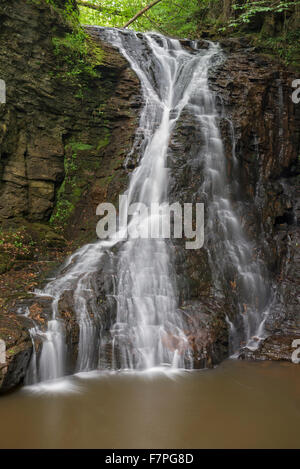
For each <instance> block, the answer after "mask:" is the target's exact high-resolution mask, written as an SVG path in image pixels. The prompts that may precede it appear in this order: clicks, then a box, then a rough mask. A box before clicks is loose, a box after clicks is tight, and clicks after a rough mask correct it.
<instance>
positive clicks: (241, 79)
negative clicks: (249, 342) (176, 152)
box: [210, 40, 300, 360]
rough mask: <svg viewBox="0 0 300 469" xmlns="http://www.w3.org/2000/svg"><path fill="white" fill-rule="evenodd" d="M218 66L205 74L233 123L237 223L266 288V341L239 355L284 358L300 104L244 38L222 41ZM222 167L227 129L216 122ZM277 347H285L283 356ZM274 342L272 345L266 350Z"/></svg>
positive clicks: (293, 291) (295, 259) (295, 329)
mask: <svg viewBox="0 0 300 469" xmlns="http://www.w3.org/2000/svg"><path fill="white" fill-rule="evenodd" d="M221 45H222V46H223V49H224V53H225V60H224V62H223V63H222V64H221V65H220V66H219V67H218V68H217V70H215V71H214V73H213V74H212V76H211V80H210V81H211V86H212V88H213V89H214V90H215V91H216V93H217V94H218V95H219V96H220V97H221V101H220V110H221V109H222V108H223V114H224V116H225V117H229V118H230V119H231V121H232V123H233V128H234V133H235V142H236V156H237V158H238V160H239V164H240V167H239V181H240V188H241V194H240V201H241V202H242V204H240V205H239V207H240V217H241V219H242V220H243V224H244V226H245V230H246V232H247V235H248V236H249V238H250V239H256V245H257V247H258V251H257V253H255V255H258V256H259V257H260V258H262V259H263V260H264V262H265V263H266V265H267V267H268V270H269V273H270V280H271V282H273V289H274V301H273V304H272V306H271V309H270V314H269V317H268V319H267V321H266V324H265V326H266V330H267V332H268V334H270V337H269V338H268V339H267V340H266V341H265V343H263V344H262V346H261V351H260V350H258V351H257V352H255V353H254V354H253V353H251V352H248V351H245V352H243V354H242V357H246V356H247V357H251V358H270V359H286V360H291V355H292V352H293V349H292V342H293V340H294V339H295V338H298V337H300V291H299V285H300V283H299V278H300V270H299V269H300V265H299V203H300V202H299V187H300V184H299V183H300V179H299V178H300V176H299V169H300V167H299V154H300V139H299V132H300V125H299V124H300V106H299V105H297V104H295V103H293V102H292V93H293V91H294V88H292V81H293V80H294V79H296V78H297V76H296V75H295V74H294V73H292V72H290V71H289V70H286V69H284V68H283V67H281V66H280V65H278V64H277V63H276V62H274V61H272V60H270V59H268V58H266V57H263V56H259V55H257V54H256V53H255V52H254V51H253V49H252V48H251V47H250V46H249V44H248V43H247V41H244V40H226V41H224V42H223V43H221ZM221 129H222V133H223V137H224V142H225V147H226V149H227V151H226V157H227V159H228V168H229V171H230V168H231V164H230V160H231V148H230V141H231V131H230V129H229V128H228V121H227V120H226V119H223V120H221ZM280 342H282V343H284V346H283V350H282V352H281V351H280V350H281V347H280ZM272 344H273V345H272Z"/></svg>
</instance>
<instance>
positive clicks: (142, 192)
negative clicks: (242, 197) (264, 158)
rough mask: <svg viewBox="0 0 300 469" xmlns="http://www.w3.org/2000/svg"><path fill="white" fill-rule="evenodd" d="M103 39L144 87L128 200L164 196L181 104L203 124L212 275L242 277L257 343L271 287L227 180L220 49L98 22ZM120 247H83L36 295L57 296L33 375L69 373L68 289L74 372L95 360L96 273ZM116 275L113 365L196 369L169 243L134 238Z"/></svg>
mask: <svg viewBox="0 0 300 469" xmlns="http://www.w3.org/2000/svg"><path fill="white" fill-rule="evenodd" d="M99 35H100V36H101V37H102V38H103V39H104V40H107V41H108V42H110V43H111V44H113V45H114V46H116V47H118V49H119V50H120V51H121V53H122V54H123V55H124V57H125V58H126V59H127V60H128V62H129V63H130V65H131V67H132V69H133V70H134V71H135V72H136V74H137V76H138V77H139V79H140V82H141V86H142V93H143V99H144V107H143V110H142V114H141V118H140V124H139V129H138V131H137V134H136V141H135V144H134V147H133V150H132V152H131V153H132V154H134V153H135V152H139V157H140V163H139V166H138V167H137V168H136V169H135V170H134V171H133V173H132V175H131V178H130V183H129V187H128V191H127V196H128V204H132V203H139V202H142V203H144V204H145V205H147V206H150V204H151V203H153V202H157V203H159V204H163V203H164V202H167V200H168V178H169V175H168V169H167V168H166V157H167V150H168V146H169V142H170V138H171V134H172V131H173V129H174V126H175V124H176V122H177V120H178V119H179V117H180V115H181V113H182V111H183V109H187V110H188V111H189V112H192V113H193V115H194V116H195V117H196V119H197V120H198V122H199V126H200V128H201V131H202V134H203V137H204V145H203V147H202V148H199V158H204V159H205V168H206V169H205V172H206V179H205V183H204V191H205V192H206V194H207V195H208V197H209V220H208V223H207V233H208V245H209V248H210V260H211V265H212V269H213V271H214V274H215V281H216V282H219V283H220V284H221V283H222V278H223V277H224V276H225V275H228V266H230V268H231V269H232V281H233V282H236V283H237V289H239V290H240V294H239V297H242V298H244V304H247V310H246V312H245V314H242V311H240V313H241V317H243V323H244V331H245V337H246V339H247V340H251V337H252V336H253V335H254V334H255V333H256V331H257V330H258V329H259V326H260V324H261V321H262V313H263V309H264V306H265V304H266V301H265V299H266V287H265V284H264V281H263V279H262V274H261V270H260V265H259V263H257V262H256V261H253V260H252V248H253V246H252V245H251V244H250V243H249V242H248V241H247V240H246V237H245V236H244V234H243V230H242V227H241V222H240V220H239V218H238V216H237V215H236V214H235V213H234V210H233V207H232V204H231V202H230V198H231V195H232V194H230V190H229V182H228V179H227V176H226V162H225V156H224V149H223V144H222V140H221V137H220V132H219V130H218V114H217V111H216V107H215V103H214V95H213V93H212V92H211V91H210V90H209V86H208V71H209V68H210V66H211V62H212V59H213V58H215V57H217V56H219V55H220V49H219V47H218V45H216V44H212V43H211V44H209V47H208V48H207V49H205V50H198V51H197V50H196V44H195V45H194V46H193V47H194V48H195V50H193V51H192V50H191V51H188V50H186V49H183V48H182V47H181V45H180V43H179V41H177V40H173V39H168V38H165V37H163V36H160V35H157V34H155V35H154V34H147V35H139V34H136V33H133V32H127V33H125V32H120V31H118V30H115V29H102V28H99ZM233 144H234V142H233ZM233 153H234V152H233ZM129 156H130V155H129ZM126 210H127V207H123V209H122V211H121V213H120V219H124V218H125V217H124V215H125V213H126ZM123 211H124V213H122V212H123ZM161 222H163V220H162V219H161V217H151V215H150V216H147V217H145V218H144V219H142V220H141V219H140V217H136V216H135V215H134V216H133V217H132V218H131V220H130V225H131V227H133V226H134V227H135V229H136V230H137V231H142V230H143V228H144V227H145V225H148V226H150V227H153V228H157V226H159V224H160V223H161ZM121 228H122V229H123V228H124V226H123V227H121ZM117 243H120V240H119V239H118V237H117V236H116V237H113V238H111V239H109V240H108V241H99V242H97V243H95V244H89V245H86V246H84V247H83V248H82V249H80V250H79V251H77V252H76V253H75V254H74V255H72V256H71V257H70V258H69V260H68V261H67V263H66V265H65V267H64V269H63V271H62V273H61V274H60V275H59V276H58V277H57V278H56V279H54V280H53V281H51V282H50V283H49V284H48V285H47V286H46V288H45V289H44V291H43V292H37V294H39V295H45V296H51V297H52V298H53V303H52V310H53V317H52V320H51V321H49V324H48V331H47V332H46V333H45V332H40V331H39V332H38V333H37V334H38V335H40V337H41V338H42V340H43V349H42V353H41V357H40V362H39V364H38V372H36V373H35V374H34V373H32V375H33V376H37V377H38V378H37V379H38V380H42V381H44V380H47V379H54V378H58V377H60V376H63V375H64V374H65V373H66V356H67V350H66V345H65V334H64V330H63V326H62V321H61V320H60V319H59V315H58V303H59V300H60V299H61V298H62V296H63V295H64V293H65V292H69V293H70V294H71V296H72V301H73V308H74V311H75V312H76V315H77V319H78V323H79V326H80V341H79V351H78V359H77V365H76V370H75V371H77V372H78V371H87V370H91V369H94V368H97V366H98V365H99V362H98V360H99V353H98V349H100V351H101V328H99V327H98V326H97V320H98V319H100V318H99V317H98V307H97V304H96V292H97V284H96V280H95V273H96V272H97V271H98V270H99V269H100V268H101V262H102V259H103V255H104V254H107V253H109V252H110V250H111V248H112V247H114V246H116V244H117ZM114 277H115V279H116V284H115V291H114V292H113V296H114V298H115V299H116V302H117V313H116V322H115V324H114V326H113V327H112V329H111V343H112V346H113V350H112V356H113V363H112V368H121V369H133V368H134V369H153V368H154V367H160V366H169V367H173V368H184V367H185V368H189V367H191V366H192V352H191V350H190V348H189V344H188V340H187V337H186V335H185V333H184V330H183V329H184V326H183V324H182V319H181V316H180V314H179V313H178V312H177V307H178V298H177V288H176V278H175V274H174V271H173V265H172V259H171V257H170V252H169V245H168V243H167V242H166V241H165V240H163V239H141V238H140V239H134V238H130V237H129V239H128V240H127V241H125V242H124V243H122V244H121V245H120V246H119V251H118V264H117V266H116V272H115V276H114ZM257 298H258V301H260V303H261V304H258V302H257ZM228 321H229V322H230V324H231V325H232V327H231V330H234V331H236V330H237V329H236V326H235V325H234V324H233V322H232V321H233V319H230V320H229V319H228ZM35 334H36V332H35ZM234 347H235V346H234Z"/></svg>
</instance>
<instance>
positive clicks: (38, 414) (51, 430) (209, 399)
mask: <svg viewBox="0 0 300 469" xmlns="http://www.w3.org/2000/svg"><path fill="white" fill-rule="evenodd" d="M0 422H1V425H0V448H265V447H268V448H300V366H299V365H292V364H288V363H282V364H276V363H267V362H266V363H245V362H240V361H234V360H228V361H226V362H224V363H222V364H221V365H220V366H219V367H217V368H215V369H214V370H202V371H194V372H174V373H168V374H166V373H164V372H163V371H161V372H155V373H151V372H147V373H139V374H138V373H128V374H127V373H122V374H120V373H115V374H111V373H104V374H103V373H101V374H100V373H95V372H91V373H81V374H79V375H77V376H73V377H70V378H67V379H65V380H60V381H57V382H54V383H52V384H51V385H47V384H42V385H39V386H33V387H28V388H22V389H20V390H19V391H17V392H14V393H12V394H10V395H7V396H2V397H1V398H0Z"/></svg>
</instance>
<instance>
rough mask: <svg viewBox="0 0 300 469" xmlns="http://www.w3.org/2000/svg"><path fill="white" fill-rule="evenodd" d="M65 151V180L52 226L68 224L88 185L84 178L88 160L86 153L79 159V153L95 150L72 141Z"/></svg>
mask: <svg viewBox="0 0 300 469" xmlns="http://www.w3.org/2000/svg"><path fill="white" fill-rule="evenodd" d="M65 150H66V154H65V159H64V168H65V178H64V181H63V182H62V184H61V186H60V188H59V190H58V192H57V202H56V206H55V210H54V211H53V213H52V216H51V218H50V223H51V224H52V225H55V226H60V227H64V226H65V225H66V224H67V222H68V220H69V218H70V216H71V215H72V214H73V212H74V209H75V206H76V204H77V203H78V202H79V200H80V198H81V196H82V191H83V187H84V186H85V184H86V182H85V180H84V177H82V174H83V172H84V169H85V166H86V160H85V158H84V157H83V155H84V153H83V154H82V155H81V156H82V158H79V152H89V151H91V150H93V146H92V145H89V144H87V143H83V142H76V141H74V140H72V141H71V142H69V143H68V144H67V145H66V146H65Z"/></svg>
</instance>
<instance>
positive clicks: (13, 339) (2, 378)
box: [0, 313, 32, 393]
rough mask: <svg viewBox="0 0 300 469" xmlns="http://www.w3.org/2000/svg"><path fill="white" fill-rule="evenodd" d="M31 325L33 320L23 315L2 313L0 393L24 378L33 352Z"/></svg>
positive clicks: (0, 322)
mask: <svg viewBox="0 0 300 469" xmlns="http://www.w3.org/2000/svg"><path fill="white" fill-rule="evenodd" d="M30 327H32V323H31V321H30V320H28V319H26V318H24V317H22V316H18V315H16V314H14V313H11V314H9V315H2V314H1V313H0V343H1V353H0V393H1V392H5V391H8V390H9V389H12V388H14V387H16V386H18V385H19V384H21V383H22V382H23V380H24V377H25V374H26V371H27V367H28V364H29V360H30V357H31V354H32V341H31V337H30V334H29V331H28V329H29V328H30Z"/></svg>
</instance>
